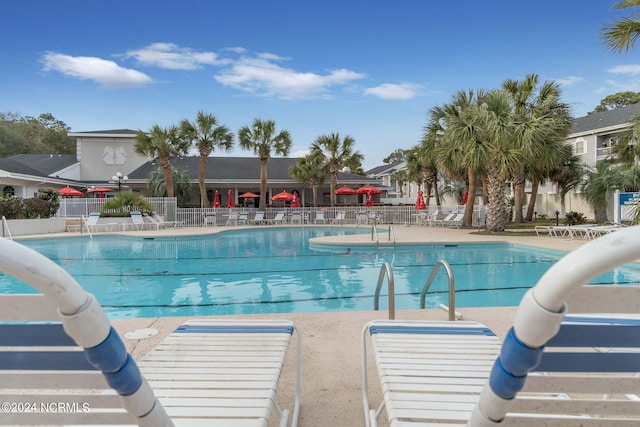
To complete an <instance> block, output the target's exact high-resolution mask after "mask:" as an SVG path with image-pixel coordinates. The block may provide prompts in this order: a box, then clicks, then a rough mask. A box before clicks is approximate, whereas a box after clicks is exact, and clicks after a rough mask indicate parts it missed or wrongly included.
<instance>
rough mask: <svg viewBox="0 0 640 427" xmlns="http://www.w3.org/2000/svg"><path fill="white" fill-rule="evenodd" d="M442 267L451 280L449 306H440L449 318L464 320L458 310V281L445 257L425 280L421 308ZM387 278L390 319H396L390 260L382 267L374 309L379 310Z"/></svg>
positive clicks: (451, 319) (423, 306) (421, 293)
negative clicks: (447, 313) (381, 292)
mask: <svg viewBox="0 0 640 427" xmlns="http://www.w3.org/2000/svg"><path fill="white" fill-rule="evenodd" d="M440 267H444V269H445V271H446V272H447V277H448V280H449V306H446V305H444V304H440V308H442V309H443V310H445V311H448V312H449V320H450V321H454V320H462V314H461V313H460V312H457V311H456V282H455V279H454V276H453V270H452V269H451V265H449V263H448V262H447V261H445V260H443V259H441V260H438V261H437V262H436V265H434V266H433V270H431V274H430V275H429V278H428V279H427V281H426V282H425V284H424V286H423V288H422V292H420V308H421V309H423V308H425V300H426V296H427V292H428V291H429V288H430V287H431V284H432V283H433V280H434V279H435V278H436V275H437V274H438V271H439V270H440ZM385 277H386V278H387V287H388V298H389V320H394V319H395V318H396V307H395V282H394V280H393V268H391V264H389V263H388V262H384V263H383V264H382V266H381V267H380V274H379V275H378V284H377V286H376V292H375V295H374V299H373V309H374V310H375V311H377V310H378V307H379V300H380V291H381V290H382V283H383V282H384V278H385Z"/></svg>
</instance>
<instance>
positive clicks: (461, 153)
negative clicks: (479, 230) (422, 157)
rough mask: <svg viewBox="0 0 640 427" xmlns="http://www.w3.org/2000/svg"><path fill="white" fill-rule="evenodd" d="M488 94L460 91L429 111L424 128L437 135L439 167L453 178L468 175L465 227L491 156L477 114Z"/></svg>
mask: <svg viewBox="0 0 640 427" xmlns="http://www.w3.org/2000/svg"><path fill="white" fill-rule="evenodd" d="M486 97H487V92H486V91H484V90H479V91H473V90H469V91H459V92H457V93H456V94H454V95H453V97H452V98H451V101H450V102H449V103H447V104H444V105H443V106H440V107H434V108H432V109H431V110H430V121H429V124H428V125H427V127H426V130H425V133H430V134H432V135H437V138H438V142H437V144H436V148H435V154H436V158H437V164H438V165H439V168H440V169H443V170H446V171H447V174H448V175H449V176H450V177H451V178H460V177H461V175H462V174H464V175H466V181H467V182H468V185H469V187H468V191H469V198H468V200H467V204H466V205H465V212H464V218H463V224H464V225H466V226H469V225H471V224H472V221H473V208H474V204H475V194H476V189H477V186H478V184H477V182H478V177H480V176H483V175H484V174H485V172H486V165H487V164H488V160H489V156H490V155H491V153H490V150H489V141H487V140H486V139H485V138H484V137H483V134H482V131H483V129H482V126H481V123H480V121H479V120H478V116H477V115H476V114H474V111H475V110H477V109H478V108H480V107H481V106H483V105H484V102H485V98H486ZM485 188H486V186H485Z"/></svg>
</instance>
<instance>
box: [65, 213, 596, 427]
mask: <svg viewBox="0 0 640 427" xmlns="http://www.w3.org/2000/svg"><path fill="white" fill-rule="evenodd" d="M344 227H353V226H349V225H345V226H344ZM383 227H384V226H380V228H381V229H382V228H383ZM229 228H235V229H237V227H209V228H197V227H194V228H182V229H180V228H179V229H168V230H158V231H155V230H154V231H136V232H128V233H126V234H127V235H138V236H147V237H149V236H151V235H155V236H188V235H201V234H208V233H215V232H219V231H223V230H226V229H229ZM474 231H475V230H468V229H448V228H430V227H418V226H410V227H407V226H396V227H395V228H394V234H395V238H396V242H397V243H399V244H401V243H431V242H437V243H442V242H458V243H474V242H476V243H480V242H508V243H514V244H522V245H529V246H533V247H538V248H546V249H553V250H560V251H567V252H568V251H571V250H573V249H575V248H577V247H579V246H581V245H583V244H585V243H587V242H588V240H583V239H569V238H558V237H548V236H530V237H529V236H522V237H521V236H510V237H505V236H485V235H476V234H472V233H473V232H474ZM77 234H78V233H73V234H72V233H65V235H66V236H70V235H77ZM101 234H102V233H101ZM386 237H387V235H386V233H384V232H382V233H381V234H379V239H380V241H381V242H384V241H385V239H386ZM322 240H324V241H325V242H324V243H327V244H331V243H333V244H336V243H342V244H351V245H356V244H371V243H372V242H371V236H370V235H369V234H365V235H356V236H345V237H325V238H322ZM429 273H430V269H428V268H427V269H425V278H426V276H427V275H428V274H429ZM458 311H459V312H461V313H462V315H463V316H464V319H465V320H473V321H478V322H481V323H483V324H485V325H487V326H488V327H490V328H491V329H492V330H493V331H494V332H495V333H496V334H497V335H498V336H500V337H501V338H502V337H504V335H505V334H506V332H507V330H508V328H509V327H510V326H511V322H512V319H513V316H514V314H515V307H496V308H462V309H458ZM225 317H226V318H233V317H241V316H225ZM242 317H248V316H242ZM256 317H260V318H284V319H288V320H291V321H293V322H295V323H296V324H297V325H298V327H299V329H300V331H301V338H302V352H303V356H302V359H303V361H302V404H301V410H300V420H299V423H298V425H299V426H300V427H317V426H335V427H352V426H362V425H364V412H363V406H362V389H361V383H362V381H361V350H360V337H361V331H362V328H363V326H364V325H365V324H366V323H367V322H368V321H370V320H373V319H386V318H387V312H386V311H361V312H335V313H290V314H277V315H259V316H256ZM187 319H188V318H187V317H169V318H146V319H128V320H114V321H113V324H114V325H115V327H116V329H117V330H118V332H119V333H120V334H121V335H122V336H124V335H125V334H126V333H127V332H132V331H136V330H139V329H145V328H153V329H157V330H158V331H159V333H158V334H157V335H155V336H152V337H149V338H144V339H125V340H124V341H125V343H126V345H127V348H128V349H129V351H130V352H131V353H132V354H133V356H134V357H135V358H136V359H139V358H141V357H142V356H144V355H145V354H146V353H148V352H149V351H150V349H151V348H153V347H154V346H155V345H156V344H157V343H158V342H159V341H160V340H162V339H163V338H164V337H165V336H167V335H168V334H169V333H171V332H172V331H173V330H174V329H175V328H176V327H177V326H178V325H180V324H181V323H183V322H185V321H186V320H187ZM396 319H402V320H413V319H425V320H426V319H429V320H443V321H445V320H447V313H446V312H445V311H443V310H437V309H434V310H401V311H397V312H396ZM294 356H295V351H293V347H292V351H290V352H289V356H288V360H287V366H286V369H285V372H284V373H283V376H282V379H281V384H280V390H279V395H278V396H279V402H280V404H281V405H282V406H283V407H285V408H287V407H291V406H292V402H293V396H294V389H295V387H294V384H295V382H294V380H295V378H294V372H295V370H294V363H295V358H294ZM371 361H372V360H369V364H368V366H369V378H370V379H372V380H371V383H370V397H371V401H372V404H373V405H377V404H378V403H379V402H380V400H381V393H380V387H379V385H378V382H377V380H376V378H377V374H376V372H375V365H374V364H373V363H371ZM276 418H277V417H273V419H272V422H271V424H270V425H276V424H275V422H274V421H275V419H276ZM385 423H386V421H384V420H381V426H384V425H386V424H385Z"/></svg>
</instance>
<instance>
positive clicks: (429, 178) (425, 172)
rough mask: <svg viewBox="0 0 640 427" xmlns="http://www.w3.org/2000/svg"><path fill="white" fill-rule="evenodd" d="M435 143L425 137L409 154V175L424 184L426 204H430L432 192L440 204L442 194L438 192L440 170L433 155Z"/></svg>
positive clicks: (438, 204)
mask: <svg viewBox="0 0 640 427" xmlns="http://www.w3.org/2000/svg"><path fill="white" fill-rule="evenodd" d="M434 147H435V145H434V144H431V143H429V140H426V139H423V141H422V143H421V144H419V145H417V146H416V147H414V148H413V150H411V151H409V153H408V154H407V169H408V175H409V176H410V177H414V179H416V182H418V183H419V184H422V185H424V194H425V196H426V205H427V207H428V206H429V201H430V200H431V194H434V195H435V198H436V205H437V206H440V194H438V170H437V169H436V165H435V156H434V155H433V148H434Z"/></svg>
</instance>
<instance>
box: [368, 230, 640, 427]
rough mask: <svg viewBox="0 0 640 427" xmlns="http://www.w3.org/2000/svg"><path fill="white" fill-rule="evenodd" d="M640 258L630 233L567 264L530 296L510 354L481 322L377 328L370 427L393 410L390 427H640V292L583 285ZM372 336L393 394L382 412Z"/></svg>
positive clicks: (634, 233) (592, 246)
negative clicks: (375, 396) (439, 426)
mask: <svg viewBox="0 0 640 427" xmlns="http://www.w3.org/2000/svg"><path fill="white" fill-rule="evenodd" d="M638 258H640V228H639V227H629V228H626V229H623V230H620V231H617V232H616V233H615V234H613V235H607V236H604V237H602V238H600V239H597V240H594V241H593V242H590V243H588V244H585V245H584V246H582V247H580V248H579V249H577V250H575V251H574V252H572V253H571V254H569V255H567V256H566V257H564V258H563V259H561V260H560V261H558V262H557V263H556V264H555V265H554V266H552V267H551V268H550V269H549V270H548V271H547V273H545V274H544V275H543V277H541V278H540V280H539V281H538V283H537V285H536V286H535V287H533V288H532V289H530V290H529V291H528V292H527V293H526V294H525V296H524V297H523V299H522V302H521V304H520V307H519V308H518V311H517V313H516V316H515V320H514V323H513V327H512V328H511V330H510V331H509V333H508V334H507V336H506V338H505V340H504V343H503V344H502V346H501V349H500V350H499V351H498V348H497V345H496V344H497V341H498V340H497V338H495V336H493V334H492V333H491V331H489V330H488V329H487V328H485V327H483V326H482V325H480V324H477V323H469V322H444V321H443V322H400V321H397V322H396V321H386V322H384V321H374V322H370V323H369V324H367V325H366V326H365V328H364V329H363V334H362V348H363V356H362V357H363V371H362V376H363V402H364V410H365V419H366V425H367V426H370V425H373V426H376V425H377V418H378V417H379V416H380V415H381V414H382V412H383V410H385V409H386V413H387V417H388V420H389V425H390V426H403V427H404V426H407V427H408V426H413V425H415V426H418V425H420V426H423V425H432V424H431V423H433V424H434V425H435V424H436V423H445V424H446V425H448V426H452V425H457V426H464V425H469V426H472V427H477V426H482V427H484V426H496V427H497V426H511V425H518V426H533V425H536V426H537V425H541V426H542V425H544V426H558V427H559V426H562V427H565V426H567V427H570V426H584V427H587V426H616V427H621V426H630V425H640V400H639V399H636V398H634V397H635V396H637V392H638V381H640V377H639V376H638V373H639V372H640V357H639V354H638V351H639V349H640V317H638V306H639V304H640V287H638V286H597V285H583V284H584V283H587V282H588V281H589V280H591V279H593V278H595V277H597V276H599V275H600V274H602V273H604V272H606V271H608V270H610V269H612V268H614V267H616V266H618V265H621V264H623V263H626V262H631V261H634V260H637V259H638ZM569 310H571V313H572V315H571V316H567V317H565V315H567V314H568V312H569ZM592 312H603V313H605V314H600V315H594V314H591V313H592ZM573 313H577V314H576V315H573ZM582 313H589V314H582ZM367 336H371V340H370V341H371V343H370V346H371V348H372V349H373V354H374V355H375V360H376V362H377V367H378V373H379V376H380V380H381V384H382V393H383V402H382V404H381V405H380V407H379V408H378V409H377V410H375V409H371V408H370V405H369V398H368V381H367V371H368V368H367V366H366V363H367V354H366V349H367V345H366V344H367V342H366V341H367ZM604 348H614V349H616V351H606V352H605V351H602V349H604ZM494 356H495V357H494ZM528 374H529V375H528ZM603 396H604V398H603ZM467 423H468V424H467Z"/></svg>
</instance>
